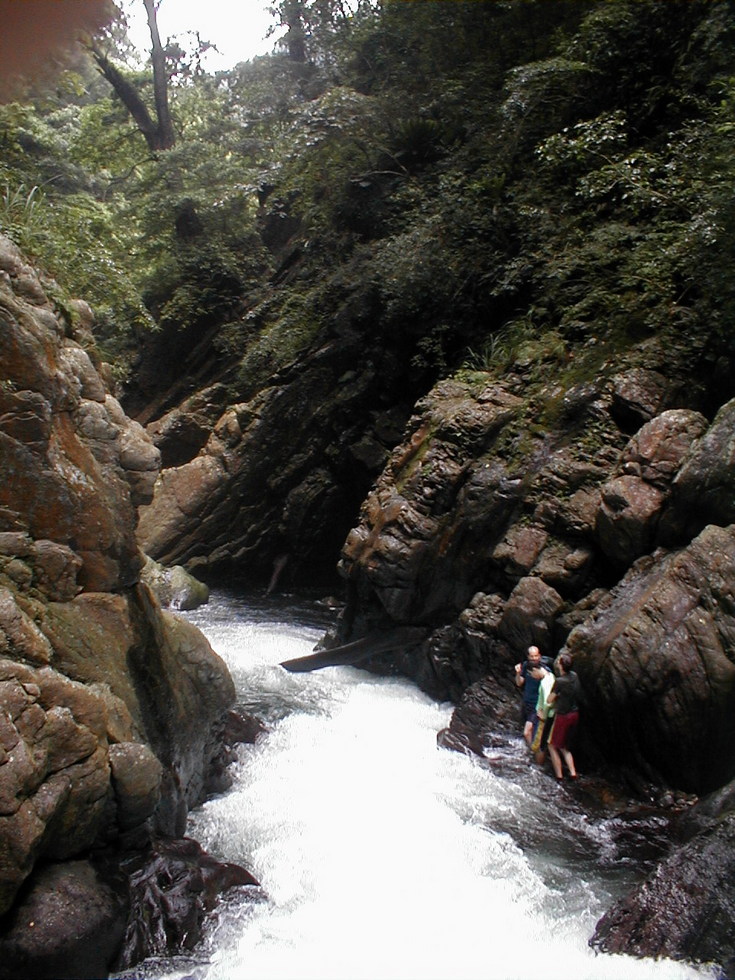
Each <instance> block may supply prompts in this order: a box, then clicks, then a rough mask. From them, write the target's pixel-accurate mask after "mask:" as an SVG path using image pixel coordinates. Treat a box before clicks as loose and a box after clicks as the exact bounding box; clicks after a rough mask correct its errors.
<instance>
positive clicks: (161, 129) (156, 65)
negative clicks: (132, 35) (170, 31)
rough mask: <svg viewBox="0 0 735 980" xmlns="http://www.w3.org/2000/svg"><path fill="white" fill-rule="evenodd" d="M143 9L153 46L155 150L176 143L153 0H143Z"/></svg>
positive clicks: (164, 148)
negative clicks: (156, 121)
mask: <svg viewBox="0 0 735 980" xmlns="http://www.w3.org/2000/svg"><path fill="white" fill-rule="evenodd" d="M143 3H144V4H145V10H146V13H147V14H148V28H149V30H150V32H151V41H152V42H153V48H152V50H151V63H152V64H153V97H154V99H155V103H156V117H157V118H158V128H157V133H156V138H157V142H158V145H157V146H156V147H151V149H157V150H170V149H171V147H172V146H174V145H175V143H176V135H175V133H174V127H173V123H172V122H171V111H170V109H169V105H168V75H167V74H166V54H165V52H164V50H163V46H162V44H161V38H160V36H159V34H158V21H157V20H156V4H155V0H143Z"/></svg>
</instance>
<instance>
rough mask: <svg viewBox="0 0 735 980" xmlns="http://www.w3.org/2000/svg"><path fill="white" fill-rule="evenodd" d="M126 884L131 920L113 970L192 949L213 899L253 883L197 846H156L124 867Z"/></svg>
mask: <svg viewBox="0 0 735 980" xmlns="http://www.w3.org/2000/svg"><path fill="white" fill-rule="evenodd" d="M121 870H122V871H123V872H124V873H125V875H126V876H127V878H128V880H129V889H130V915H129V919H128V926H127V929H126V932H125V937H124V940H123V946H122V950H121V952H120V954H119V956H118V960H117V964H116V969H117V970H122V969H126V968H127V967H129V966H131V965H132V964H135V963H137V962H139V961H140V960H141V959H143V958H145V957H147V956H153V955H162V954H166V953H171V952H175V951H176V950H180V949H193V947H194V946H195V945H196V944H197V943H198V942H199V940H200V939H201V936H202V925H203V923H204V918H205V916H206V914H207V913H208V912H209V911H211V909H212V908H213V906H214V903H215V901H216V899H217V897H218V896H219V895H220V894H221V893H222V892H224V891H226V890H228V889H230V888H233V887H237V886H257V884H258V882H257V881H256V879H255V878H253V876H252V875H251V874H250V873H249V872H248V871H246V870H245V869H244V868H242V867H240V866H239V865H236V864H222V863H220V862H219V861H216V860H214V859H213V858H212V857H210V856H209V855H207V854H206V853H205V852H204V851H203V850H202V848H201V847H200V846H199V845H198V844H197V843H196V841H193V840H189V839H186V838H183V839H179V840H163V839H161V840H157V841H155V842H154V845H153V847H152V848H151V850H150V851H149V852H148V853H145V854H142V855H136V856H133V857H131V858H130V859H129V860H127V861H125V862H123V864H122V866H121Z"/></svg>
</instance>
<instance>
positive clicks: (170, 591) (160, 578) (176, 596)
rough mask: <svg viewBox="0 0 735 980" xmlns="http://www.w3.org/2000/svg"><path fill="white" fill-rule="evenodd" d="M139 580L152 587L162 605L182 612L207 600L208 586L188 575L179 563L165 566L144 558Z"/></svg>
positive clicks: (195, 607) (201, 604)
mask: <svg viewBox="0 0 735 980" xmlns="http://www.w3.org/2000/svg"><path fill="white" fill-rule="evenodd" d="M141 580H142V581H143V582H145V583H146V585H147V586H148V587H149V588H150V589H152V591H153V592H154V593H155V595H156V597H157V599H158V601H159V602H160V603H161V605H162V606H167V607H169V608H170V609H180V610H181V611H182V612H184V611H186V610H189V609H197V608H198V607H199V606H203V605H204V604H205V603H206V602H208V601H209V587H208V586H206V585H205V584H204V582H200V581H199V580H198V579H196V578H194V576H193V575H190V574H189V573H188V572H187V571H186V569H185V568H182V567H181V565H174V566H173V568H166V567H164V566H163V565H161V564H159V563H158V562H155V561H153V559H152V558H146V563H145V565H144V566H143V570H142V572H141Z"/></svg>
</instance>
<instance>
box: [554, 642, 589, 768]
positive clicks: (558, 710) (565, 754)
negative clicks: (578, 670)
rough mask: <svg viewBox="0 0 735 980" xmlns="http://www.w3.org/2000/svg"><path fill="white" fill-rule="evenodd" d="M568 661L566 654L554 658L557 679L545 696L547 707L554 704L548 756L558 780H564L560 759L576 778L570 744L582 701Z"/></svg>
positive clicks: (569, 657)
mask: <svg viewBox="0 0 735 980" xmlns="http://www.w3.org/2000/svg"><path fill="white" fill-rule="evenodd" d="M572 663H573V661H572V658H571V656H570V655H569V654H568V653H562V654H560V655H559V656H558V657H557V660H556V665H555V666H556V669H557V677H556V679H555V680H554V686H553V687H552V689H551V693H550V694H549V697H548V701H549V704H553V705H554V710H555V715H554V724H553V725H552V727H551V733H550V734H549V755H550V756H551V765H552V766H553V768H554V775H555V776H556V778H557V779H558V780H561V779H563V778H564V773H563V766H562V758H563V759H564V762H566V764H567V769H568V770H569V775H570V776H571V777H572V779H576V778H577V770H576V767H575V765H574V756H573V755H572V753H571V749H570V745H571V741H572V738H573V737H574V732H575V729H576V727H577V722H578V721H579V702H580V701H581V699H582V685H581V684H580V682H579V677H577V675H576V674H575V673H574V671H573V670H572Z"/></svg>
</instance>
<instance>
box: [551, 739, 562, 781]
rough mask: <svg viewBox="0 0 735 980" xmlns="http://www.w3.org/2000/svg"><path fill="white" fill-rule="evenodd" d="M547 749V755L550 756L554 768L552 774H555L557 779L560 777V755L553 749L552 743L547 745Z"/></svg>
mask: <svg viewBox="0 0 735 980" xmlns="http://www.w3.org/2000/svg"><path fill="white" fill-rule="evenodd" d="M548 749H549V755H550V756H551V765H552V766H553V768H554V775H555V776H556V778H557V779H561V778H562V769H561V756H560V755H559V750H558V749H555V748H554V746H553V745H549V746H548Z"/></svg>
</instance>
